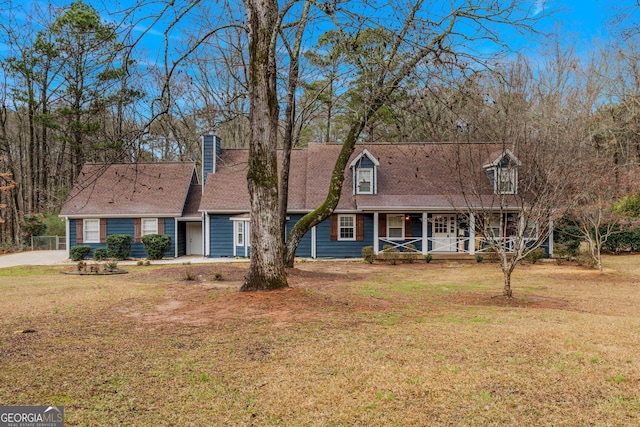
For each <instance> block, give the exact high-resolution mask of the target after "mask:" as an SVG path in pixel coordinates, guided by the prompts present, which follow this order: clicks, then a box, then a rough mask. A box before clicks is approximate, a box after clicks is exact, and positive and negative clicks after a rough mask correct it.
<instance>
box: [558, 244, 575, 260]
mask: <svg viewBox="0 0 640 427" xmlns="http://www.w3.org/2000/svg"><path fill="white" fill-rule="evenodd" d="M574 256H575V255H574V254H573V251H572V250H571V249H570V248H569V246H568V245H565V244H563V243H557V244H556V245H555V246H554V248H553V257H554V258H555V260H556V262H557V263H558V264H562V263H563V262H564V261H569V260H570V259H572V258H573V257H574Z"/></svg>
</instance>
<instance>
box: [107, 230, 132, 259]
mask: <svg viewBox="0 0 640 427" xmlns="http://www.w3.org/2000/svg"><path fill="white" fill-rule="evenodd" d="M129 255H131V236H130V235H128V234H112V235H111V236H109V237H107V256H108V257H109V258H115V259H117V260H121V261H122V260H125V259H128V258H129Z"/></svg>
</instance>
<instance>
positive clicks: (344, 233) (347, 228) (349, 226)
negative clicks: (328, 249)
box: [338, 215, 356, 240]
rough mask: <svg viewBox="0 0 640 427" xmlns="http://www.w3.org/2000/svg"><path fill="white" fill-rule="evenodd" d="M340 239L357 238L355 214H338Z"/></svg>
mask: <svg viewBox="0 0 640 427" xmlns="http://www.w3.org/2000/svg"><path fill="white" fill-rule="evenodd" d="M338 240H356V216H355V215H338Z"/></svg>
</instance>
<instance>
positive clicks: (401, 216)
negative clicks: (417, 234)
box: [386, 214, 406, 240]
mask: <svg viewBox="0 0 640 427" xmlns="http://www.w3.org/2000/svg"><path fill="white" fill-rule="evenodd" d="M393 217H400V223H401V224H402V236H400V237H391V236H390V235H389V234H391V233H389V229H390V228H391V227H389V225H390V223H391V221H389V218H393ZM404 217H405V214H393V215H388V214H387V234H386V238H387V239H389V240H405V235H406V233H405V229H404V226H405V219H404ZM393 228H398V227H393Z"/></svg>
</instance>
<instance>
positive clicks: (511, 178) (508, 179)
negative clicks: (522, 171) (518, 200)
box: [495, 167, 517, 194]
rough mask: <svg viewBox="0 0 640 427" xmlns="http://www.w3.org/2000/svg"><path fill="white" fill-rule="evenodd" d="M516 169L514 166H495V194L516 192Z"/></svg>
mask: <svg viewBox="0 0 640 427" xmlns="http://www.w3.org/2000/svg"><path fill="white" fill-rule="evenodd" d="M516 172H517V170H516V169H515V168H514V167H498V168H496V180H495V192H496V194H516V184H517V181H516V176H517V173H516Z"/></svg>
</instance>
